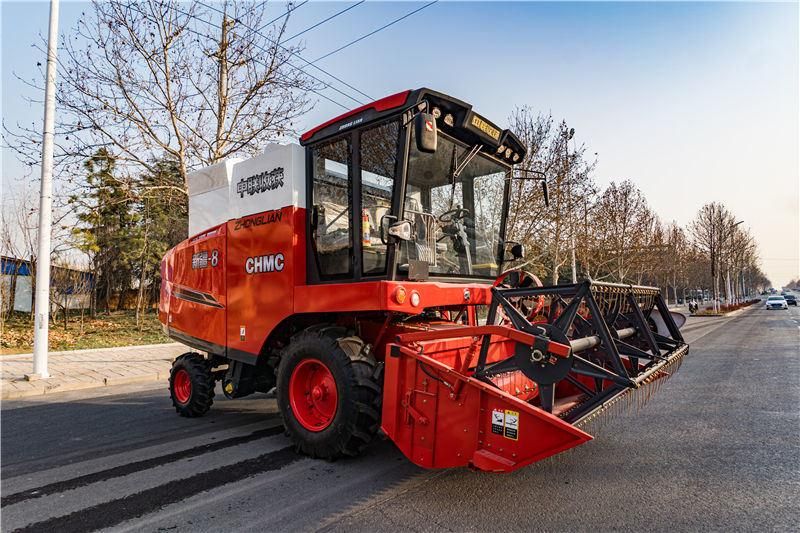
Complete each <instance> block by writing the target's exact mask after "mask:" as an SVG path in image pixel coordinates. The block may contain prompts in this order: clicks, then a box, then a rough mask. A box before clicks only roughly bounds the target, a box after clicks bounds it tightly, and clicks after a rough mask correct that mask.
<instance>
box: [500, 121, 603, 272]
mask: <svg viewBox="0 0 800 533" xmlns="http://www.w3.org/2000/svg"><path fill="white" fill-rule="evenodd" d="M509 122H510V128H511V129H512V130H513V131H514V132H515V133H516V134H517V136H518V137H519V138H520V140H521V141H522V143H523V144H524V145H525V146H526V147H527V149H528V154H527V155H526V157H525V159H524V160H523V161H521V162H520V167H521V168H524V169H529V170H537V171H539V172H543V173H544V174H545V176H546V179H547V182H548V184H549V188H550V205H549V206H545V204H544V199H543V196H542V193H541V189H540V188H539V186H538V183H536V182H534V181H528V180H515V181H514V182H512V184H511V209H510V213H509V220H508V235H509V238H510V239H512V240H516V241H519V242H522V243H524V244H525V245H526V249H528V250H529V251H530V253H531V254H532V257H531V258H530V259H529V261H528V264H529V265H530V266H531V267H533V270H539V273H540V274H545V273H549V274H550V278H551V280H552V283H558V279H559V271H560V269H561V268H562V267H563V266H564V265H566V263H567V261H568V260H569V258H570V254H569V253H568V252H569V250H570V247H571V246H572V243H573V242H574V241H575V240H576V239H577V236H578V230H579V228H580V224H579V221H580V220H581V218H582V217H584V213H585V210H586V208H587V205H591V204H592V200H591V199H592V198H593V197H594V194H595V187H594V183H593V181H592V171H593V169H594V163H589V162H587V161H586V160H585V152H586V148H585V147H584V146H583V145H581V146H578V147H577V148H575V149H573V150H568V149H567V143H568V142H569V135H568V134H567V132H568V129H567V125H566V123H565V122H563V121H562V122H560V123H558V124H556V123H555V122H554V120H553V117H552V116H550V115H542V114H536V113H535V112H534V111H533V110H532V109H531V108H529V107H521V108H517V109H516V110H515V111H514V112H513V113H512V115H511V117H510V118H509Z"/></svg>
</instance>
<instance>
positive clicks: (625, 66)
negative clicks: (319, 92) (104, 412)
mask: <svg viewBox="0 0 800 533" xmlns="http://www.w3.org/2000/svg"><path fill="white" fill-rule="evenodd" d="M345 5H346V4H344V3H340V2H310V3H308V4H306V5H304V6H302V7H300V8H298V9H297V10H296V11H295V13H294V15H293V17H292V19H291V22H290V27H289V29H288V35H291V34H293V33H295V32H297V31H300V30H302V29H304V28H306V27H308V26H310V25H312V24H314V23H316V22H318V21H319V20H322V19H323V18H325V17H327V16H328V15H331V14H333V13H335V12H336V11H339V10H341V9H342V8H343V7H345ZM420 5H422V4H420V3H413V2H411V3H408V2H380V3H378V2H367V3H366V4H362V5H360V6H358V7H356V8H354V9H352V10H350V11H349V12H348V13H346V14H345V15H342V16H341V17H338V18H336V19H334V20H333V21H331V22H330V23H328V24H325V25H323V26H321V27H319V28H317V29H315V30H312V31H311V32H309V33H307V34H305V35H303V36H302V38H301V39H303V42H304V44H305V47H306V49H305V51H304V52H303V56H304V57H306V58H307V59H309V60H313V59H315V58H317V57H320V56H322V55H324V54H325V53H327V52H329V51H331V50H334V49H336V48H338V47H339V46H341V45H342V44H344V43H346V42H348V41H350V40H351V39H353V38H354V37H356V36H360V35H362V34H364V33H367V32H369V31H371V30H373V29H376V28H378V27H379V26H381V25H383V24H385V23H386V22H389V21H390V20H393V19H394V18H397V17H399V16H401V15H402V14H404V13H407V12H409V11H411V10H413V9H415V8H416V7H419V6H420ZM1 7H2V62H3V68H2V92H3V94H2V105H3V118H4V120H5V121H6V122H7V123H9V122H11V123H13V122H14V121H17V120H19V121H24V122H28V123H30V122H33V121H40V120H41V115H42V110H41V107H40V106H33V107H29V106H27V105H26V104H25V103H24V102H23V100H22V95H24V94H30V92H29V91H28V90H27V89H25V88H24V87H23V86H22V85H21V84H20V83H19V82H17V81H16V80H15V79H14V77H13V75H12V72H16V73H18V74H21V75H23V76H24V77H33V76H35V75H36V69H35V65H36V62H37V61H40V60H43V58H42V57H40V54H39V53H38V52H36V50H34V49H33V48H31V46H30V45H31V44H32V43H33V42H34V41H35V40H36V39H37V38H38V35H39V34H44V33H46V30H47V16H48V3H46V2H7V1H3V2H2V6H1ZM82 9H86V4H84V3H79V2H65V1H64V0H62V7H61V12H62V13H61V15H62V16H61V30H62V31H65V30H67V29H68V28H69V27H71V26H73V25H74V22H75V20H76V17H77V16H78V15H79V14H80V11H81V10H82ZM280 9H282V8H281V6H280V4H278V3H268V4H267V10H268V12H270V13H274V14H275V16H277V14H278V13H279V11H280ZM798 17H799V14H798V4H797V3H778V4H765V3H623V2H620V3H536V2H533V3H531V2H529V3H522V2H515V3H479V2H472V3H461V2H439V3H437V4H435V5H433V6H431V7H429V8H427V9H425V10H423V11H421V12H420V13H418V14H416V15H413V16H412V17H410V18H408V19H406V20H404V21H402V22H401V23H399V24H397V25H395V26H392V27H390V28H388V29H386V30H384V31H382V32H380V33H378V34H376V35H374V36H372V37H370V38H368V39H366V40H364V41H362V42H360V43H358V44H356V45H354V46H352V47H350V48H348V49H346V50H344V51H342V52H340V53H338V54H335V55H333V56H331V57H329V58H326V59H324V60H322V61H321V62H320V63H319V64H320V66H322V67H323V68H325V69H327V70H329V71H331V72H332V73H334V74H336V75H337V76H338V77H340V78H342V79H344V80H346V81H347V82H349V83H350V84H352V85H354V86H356V87H358V88H359V89H360V90H362V91H364V92H365V93H367V94H369V95H370V96H372V97H374V98H379V97H381V96H385V95H387V94H391V93H393V92H397V91H398V90H402V89H407V88H416V87H420V86H428V87H431V88H434V89H437V90H440V91H443V92H446V93H449V94H452V95H453V96H456V97H458V98H461V99H463V100H466V101H469V102H471V103H472V104H473V105H474V106H475V108H476V109H477V110H479V111H480V112H481V113H482V114H484V115H486V116H488V117H489V118H491V119H492V120H493V121H495V122H497V123H499V124H505V123H506V117H508V115H509V113H510V112H511V111H512V109H513V107H514V106H515V105H530V106H532V107H533V108H534V109H537V110H541V111H543V112H548V111H549V112H552V113H553V115H554V116H555V117H556V118H557V119H561V118H564V119H565V120H567V122H568V123H569V125H570V126H572V127H574V128H575V130H576V136H575V139H576V141H577V142H578V143H586V145H587V147H588V148H589V151H590V152H591V153H594V152H597V153H598V161H599V163H598V167H597V179H598V181H599V182H600V183H601V184H603V183H607V182H608V181H610V180H612V179H613V180H618V179H625V178H629V179H632V180H633V181H635V182H636V183H637V185H638V186H639V187H640V188H641V189H642V190H643V191H644V192H645V194H646V196H647V198H648V200H649V202H650V203H651V205H652V206H653V207H654V208H655V209H656V211H657V212H658V213H659V214H660V215H661V217H662V218H663V219H664V220H667V221H669V220H677V221H678V222H679V223H681V224H686V223H687V222H689V221H690V220H691V219H692V217H693V216H694V214H695V213H696V211H697V209H698V208H699V207H700V206H701V205H702V204H704V203H706V202H709V201H721V202H724V203H725V204H726V205H727V206H728V207H729V208H731V209H732V210H733V211H734V212H735V213H736V214H737V215H738V217H739V219H741V220H744V221H745V226H747V227H749V228H750V229H751V230H752V232H753V233H754V234H755V236H756V238H757V239H758V241H759V244H760V248H761V256H762V258H763V266H764V268H765V270H766V272H767V274H768V275H769V276H770V277H771V278H772V280H773V282H774V283H776V284H781V283H785V282H786V281H788V280H789V278H791V277H793V276H797V275H798V274H800V259H798V258H799V257H800V211H799V206H800V175H799V174H798V172H799V171H798V168H800V154H799V153H798V150H799V149H798V145H799V144H800V136H799V135H800V132H799V129H800V124H799V122H800V119H799V118H798V115H799V114H800V108H799V107H798V98H799V97H800V96H799V95H800V82H798V61H799V59H798V54H799V51H798V46H799V45H798V26H800V19H799V18H798ZM350 92H352V91H350ZM326 94H328V95H329V96H331V97H332V98H334V99H336V100H338V101H340V102H341V103H343V104H347V105H349V106H356V105H358V104H356V103H355V102H353V101H352V100H348V99H346V98H345V97H343V96H341V95H338V94H337V93H335V92H333V91H328V92H326ZM342 111H343V110H342V109H341V108H340V107H337V106H336V105H334V104H332V103H330V102H328V101H326V100H322V99H321V100H320V101H319V103H318V104H317V106H316V107H315V109H314V110H313V111H312V112H310V113H309V114H308V115H307V117H305V120H304V121H303V124H302V125H301V128H300V129H301V130H304V129H309V128H311V127H313V126H314V125H316V124H317V123H320V122H323V121H324V120H326V119H328V118H330V117H331V116H333V115H336V114H339V113H340V112H342ZM2 168H3V180H4V182H5V183H4V185H5V187H6V188H7V187H8V185H9V184H12V183H13V181H14V179H15V178H18V177H19V176H20V175H21V174H22V172H23V169H21V168H20V167H19V165H18V164H17V163H16V162H15V161H14V160H13V157H11V156H10V154H9V153H8V151H7V150H5V149H4V150H3V166H2ZM34 176H38V171H37V172H36V173H35V174H34Z"/></svg>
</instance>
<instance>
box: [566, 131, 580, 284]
mask: <svg viewBox="0 0 800 533" xmlns="http://www.w3.org/2000/svg"><path fill="white" fill-rule="evenodd" d="M574 135H575V128H570V129H569V130H566V131H564V137H566V140H565V141H564V177H565V178H566V179H567V180H568V183H569V195H570V199H569V201H570V207H572V196H573V194H572V181H571V179H570V177H569V141H570V139H572V137H573V136H574ZM569 228H570V229H569V233H570V248H571V251H570V255H571V257H570V259H571V263H572V283H578V272H577V270H578V269H577V264H576V261H575V219H574V217H572V216H570V225H569Z"/></svg>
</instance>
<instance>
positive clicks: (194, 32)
mask: <svg viewBox="0 0 800 533" xmlns="http://www.w3.org/2000/svg"><path fill="white" fill-rule="evenodd" d="M128 8H129V9H132V10H134V11H136V12H137V13H139V14H140V15H144V16H148V15H147V13H145V12H143V11H141V10H140V9H138V8H136V7H133V6H132V5H129V6H128ZM173 9H175V10H176V11H178V12H179V13H182V14H183V15H186V16H187V17H189V18H192V19H194V20H198V21H200V22H205V23H206V24H208V25H209V26H212V27H214V24H213V23H212V22H210V21H206V20H203V19H201V18H199V17H197V15H192V14H191V13H187V12H186V11H183V10H181V9H178V8H177V7H175V6H174V5H173ZM185 29H186V31H188V32H189V33H192V34H194V35H197V36H198V37H202V38H204V39H212V37H211V36H209V35H207V34H205V33H201V32H199V31H197V30H194V29H192V28H190V27H189V26H186V28H185ZM255 46H256V48H258V49H259V50H261V51H262V52H265V53H269V52H268V51H267V50H266V49H265V48H263V47H261V46H258V45H255ZM251 59H252V60H253V61H255V62H256V63H258V64H260V65H262V66H264V67H267V68H269V65H267V64H266V63H264V62H263V61H261V60H259V59H258V58H255V57H253V58H251ZM287 64H288V65H290V66H291V67H293V68H294V69H297V70H300V71H302V72H305V71H304V70H303V69H301V68H299V67H297V66H296V65H292V64H291V63H289V62H288V61H287ZM305 73H306V74H308V73H307V72H305ZM308 75H309V76H311V77H312V78H314V79H316V80H317V81H319V82H320V83H325V82H323V81H322V80H320V79H319V78H316V77H314V76H312V75H311V74H308ZM326 85H327V86H328V87H330V85H329V84H326ZM331 88H333V89H334V90H337V89H336V88H335V87H331ZM308 90H309V91H311V92H312V93H314V94H316V95H317V96H321V97H322V98H324V99H325V100H328V101H329V102H331V103H333V104H336V105H338V106H339V107H341V108H342V109H345V110H349V109H350V108H349V107H347V106H346V105H344V104H342V103H340V102H337V101H336V100H334V99H332V98H330V97H328V96H326V95H324V94H322V93H321V92H319V91H317V90H316V89H312V88H309V89H308ZM339 92H341V91H339ZM342 94H344V93H342ZM345 96H347V95H346V94H345ZM350 98H352V97H350Z"/></svg>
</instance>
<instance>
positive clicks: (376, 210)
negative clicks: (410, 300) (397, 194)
mask: <svg viewBox="0 0 800 533" xmlns="http://www.w3.org/2000/svg"><path fill="white" fill-rule="evenodd" d="M399 135H400V123H399V121H397V120H394V121H392V122H387V123H385V124H381V125H379V126H376V127H374V128H370V129H368V130H365V131H363V132H362V133H361V145H360V156H361V157H360V160H361V236H360V237H361V249H362V252H361V253H362V261H363V263H362V264H363V268H362V270H363V274H364V275H365V276H371V275H380V274H385V273H386V261H387V255H386V245H385V244H383V242H382V241H381V236H380V223H381V218H383V216H384V215H387V214H390V212H391V209H392V194H393V191H394V183H395V176H396V174H397V143H398V138H399Z"/></svg>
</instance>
